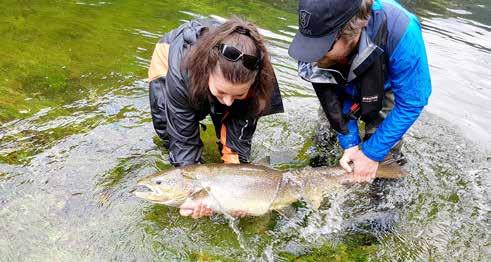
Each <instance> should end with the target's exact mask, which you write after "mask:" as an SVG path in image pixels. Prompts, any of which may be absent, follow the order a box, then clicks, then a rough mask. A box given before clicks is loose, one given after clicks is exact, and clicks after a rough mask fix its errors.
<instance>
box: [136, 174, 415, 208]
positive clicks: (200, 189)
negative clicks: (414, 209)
mask: <svg viewBox="0 0 491 262" xmlns="http://www.w3.org/2000/svg"><path fill="white" fill-rule="evenodd" d="M405 175H406V174H405V173H404V172H403V171H402V169H401V168H400V167H399V165H397V164H392V165H386V166H383V165H380V166H379V169H378V171H377V176H376V177H378V178H385V179H398V178H401V177H403V176H405ZM351 181H352V176H350V175H347V174H346V171H344V169H342V168H341V167H316V168H313V167H305V168H300V169H293V170H288V171H279V170H276V169H273V168H270V167H267V166H262V165H254V164H198V165H189V166H185V167H178V168H173V169H170V170H167V171H162V172H158V173H156V174H153V175H150V176H147V177H144V178H143V179H141V180H139V181H138V182H137V189H136V190H135V191H134V194H135V196H136V197H138V198H141V199H144V200H147V201H150V202H152V203H157V204H163V205H166V206H171V207H177V208H185V207H193V206H196V205H197V204H204V205H205V206H207V207H208V208H210V209H211V210H213V212H215V213H219V214H224V215H230V214H234V213H235V212H243V213H246V214H247V215H249V216H262V215H265V214H266V213H268V212H270V211H273V210H276V211H279V212H280V211H281V210H283V209H285V208H287V207H288V206H290V205H291V204H293V203H295V202H297V201H299V200H303V201H305V202H306V203H307V204H308V205H309V206H310V207H312V208H314V209H317V208H319V206H320V205H321V203H322V201H323V199H324V196H325V195H326V194H327V193H330V192H333V191H335V190H342V189H343V187H345V186H346V184H349V183H351Z"/></svg>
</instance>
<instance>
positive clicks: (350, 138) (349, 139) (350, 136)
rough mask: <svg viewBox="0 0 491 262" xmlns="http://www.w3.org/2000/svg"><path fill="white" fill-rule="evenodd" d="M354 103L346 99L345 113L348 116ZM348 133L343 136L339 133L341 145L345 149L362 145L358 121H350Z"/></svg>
mask: <svg viewBox="0 0 491 262" xmlns="http://www.w3.org/2000/svg"><path fill="white" fill-rule="evenodd" d="M352 104H353V102H352V101H351V100H349V99H346V100H345V101H344V102H343V113H344V114H347V113H348V112H349V111H350V108H351V105H352ZM347 127H348V133H347V134H346V135H343V134H342V133H339V132H338V141H339V145H340V146H341V148H343V149H348V148H350V147H354V146H357V145H359V144H360V142H361V140H360V135H359V131H358V121H357V120H353V119H351V120H349V121H348V123H347Z"/></svg>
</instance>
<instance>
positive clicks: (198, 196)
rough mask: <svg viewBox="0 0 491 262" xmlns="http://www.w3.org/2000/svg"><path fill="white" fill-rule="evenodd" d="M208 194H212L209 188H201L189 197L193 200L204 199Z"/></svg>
mask: <svg viewBox="0 0 491 262" xmlns="http://www.w3.org/2000/svg"><path fill="white" fill-rule="evenodd" d="M208 192H210V188H209V187H200V188H197V189H196V190H195V191H193V193H191V195H189V198H191V199H192V200H197V199H203V198H206V197H207V196H208Z"/></svg>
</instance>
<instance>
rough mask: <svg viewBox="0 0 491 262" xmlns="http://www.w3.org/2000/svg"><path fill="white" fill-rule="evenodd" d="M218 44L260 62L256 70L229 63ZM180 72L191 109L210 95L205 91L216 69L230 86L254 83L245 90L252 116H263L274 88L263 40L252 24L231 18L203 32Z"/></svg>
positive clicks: (271, 69)
mask: <svg viewBox="0 0 491 262" xmlns="http://www.w3.org/2000/svg"><path fill="white" fill-rule="evenodd" d="M219 44H226V45H230V46H233V47H235V48H237V49H238V50H240V51H241V52H242V53H244V54H248V55H253V56H256V57H259V58H261V59H262V62H261V64H260V66H259V68H258V70H250V69H247V68H246V67H244V65H243V64H242V60H239V61H237V62H233V61H229V60H227V59H226V58H225V57H223V55H221V54H220V53H219V51H218V49H217V48H216V46H217V45H219ZM184 68H185V69H186V70H187V73H188V76H189V80H190V81H189V101H190V104H191V106H193V107H194V108H195V109H199V108H201V106H202V105H203V103H205V102H206V101H207V100H208V97H209V96H210V95H211V93H210V91H209V87H208V79H209V77H210V74H211V73H213V72H214V71H215V70H217V69H220V71H221V73H222V75H223V77H224V78H225V79H226V80H227V81H229V82H230V83H232V84H243V83H248V82H251V81H253V80H254V83H253V84H252V86H251V89H250V90H249V98H248V99H251V100H252V102H253V103H252V108H251V111H252V112H248V113H252V114H253V115H255V116H260V115H261V114H264V113H266V111H267V110H268V109H269V106H270V100H271V96H272V93H273V89H274V87H275V80H274V72H273V67H272V65H271V61H270V58H269V53H268V51H267V49H266V46H265V44H264V39H263V38H262V36H261V35H260V34H259V32H258V30H257V28H256V26H255V25H253V24H252V23H249V22H246V21H244V20H242V19H239V18H236V17H234V18H232V19H230V20H228V21H227V22H225V23H223V24H222V25H220V26H218V27H216V28H213V29H210V30H209V31H205V32H204V33H203V35H202V36H201V37H200V38H199V40H198V41H197V42H196V43H195V44H194V45H193V46H192V47H191V49H190V50H189V52H188V53H187V55H186V58H185V62H184Z"/></svg>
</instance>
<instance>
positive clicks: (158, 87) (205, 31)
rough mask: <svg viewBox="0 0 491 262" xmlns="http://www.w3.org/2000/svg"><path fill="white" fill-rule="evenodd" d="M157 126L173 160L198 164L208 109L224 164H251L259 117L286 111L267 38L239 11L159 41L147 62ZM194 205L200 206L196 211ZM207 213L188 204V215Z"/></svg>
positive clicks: (177, 163) (189, 25) (186, 26)
mask: <svg viewBox="0 0 491 262" xmlns="http://www.w3.org/2000/svg"><path fill="white" fill-rule="evenodd" d="M149 79H150V105H151V113H152V120H153V125H154V128H155V130H156V132H157V134H158V135H159V137H160V138H162V139H163V140H165V141H166V147H168V149H169V156H170V161H171V163H172V164H173V165H174V166H184V165H190V164H196V163H200V162H201V161H202V160H201V155H202V146H203V143H202V142H201V139H200V136H199V121H200V120H203V119H204V118H205V117H206V116H207V115H208V114H210V116H211V119H212V121H213V124H214V125H215V130H216V135H217V137H218V139H219V143H218V144H219V149H220V151H221V155H222V159H223V161H224V162H225V163H246V162H248V161H249V156H250V152H251V140H252V135H253V133H254V131H255V129H256V124H257V120H258V118H259V117H260V116H264V115H268V114H272V113H278V112H283V104H282V101H281V96H280V93H279V89H278V84H277V82H276V78H275V76H274V71H273V68H272V65H271V61H270V59H269V54H268V51H267V50H266V47H265V44H264V40H263V38H262V37H261V36H260V34H259V33H258V31H257V28H256V27H255V26H254V25H252V24H250V23H248V22H245V21H242V20H240V19H238V18H234V19H231V20H229V21H227V22H225V23H223V24H219V23H218V22H217V21H214V20H195V21H191V22H188V23H185V24H183V25H182V26H180V27H179V28H177V29H175V30H173V31H171V32H169V33H167V34H166V35H165V36H164V37H163V38H162V39H160V41H159V42H158V43H157V45H156V48H155V51H154V53H153V56H152V61H151V65H150V68H149ZM193 211H194V212H193ZM191 213H192V215H193V217H194V218H197V217H200V216H203V215H209V214H210V213H211V211H210V210H209V209H206V208H203V207H201V206H199V207H189V208H187V209H181V214H182V215H190V214H191Z"/></svg>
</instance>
